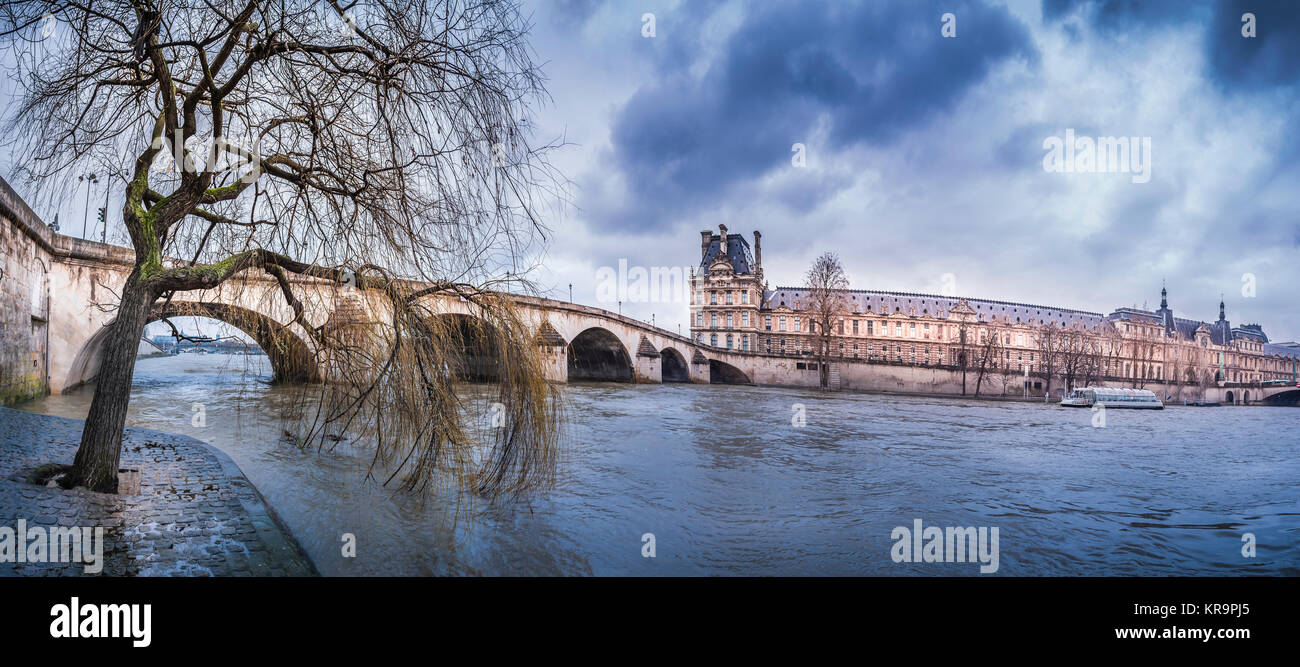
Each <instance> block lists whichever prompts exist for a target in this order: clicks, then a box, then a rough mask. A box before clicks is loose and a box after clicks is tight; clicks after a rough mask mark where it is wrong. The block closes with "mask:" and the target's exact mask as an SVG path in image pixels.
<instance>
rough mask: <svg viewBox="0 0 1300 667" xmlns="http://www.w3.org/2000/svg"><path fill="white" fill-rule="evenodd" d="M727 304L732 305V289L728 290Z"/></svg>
mask: <svg viewBox="0 0 1300 667" xmlns="http://www.w3.org/2000/svg"><path fill="white" fill-rule="evenodd" d="M727 305H728V306H730V305H731V291H730V290H728V291H727Z"/></svg>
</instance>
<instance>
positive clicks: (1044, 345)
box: [1034, 322, 1064, 396]
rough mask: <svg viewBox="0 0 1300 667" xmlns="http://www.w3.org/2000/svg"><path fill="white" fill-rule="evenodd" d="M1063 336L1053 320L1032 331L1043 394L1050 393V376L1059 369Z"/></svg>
mask: <svg viewBox="0 0 1300 667" xmlns="http://www.w3.org/2000/svg"><path fill="white" fill-rule="evenodd" d="M1063 338H1064V330H1063V329H1061V328H1060V327H1058V326H1056V323H1055V322H1048V323H1047V324H1043V325H1040V326H1039V327H1038V329H1037V330H1035V332H1034V346H1035V347H1036V348H1037V350H1038V356H1039V372H1038V375H1041V376H1042V378H1043V395H1044V396H1050V395H1051V393H1052V376H1054V375H1056V374H1057V372H1058V371H1059V365H1060V360H1061V345H1062V342H1063V341H1062V339H1063Z"/></svg>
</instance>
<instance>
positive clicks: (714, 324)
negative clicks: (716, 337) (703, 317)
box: [709, 313, 718, 329]
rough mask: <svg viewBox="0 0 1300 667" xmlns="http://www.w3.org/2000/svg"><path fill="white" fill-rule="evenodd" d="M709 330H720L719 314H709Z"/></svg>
mask: <svg viewBox="0 0 1300 667" xmlns="http://www.w3.org/2000/svg"><path fill="white" fill-rule="evenodd" d="M709 328H710V329H717V328H718V314H717V313H709Z"/></svg>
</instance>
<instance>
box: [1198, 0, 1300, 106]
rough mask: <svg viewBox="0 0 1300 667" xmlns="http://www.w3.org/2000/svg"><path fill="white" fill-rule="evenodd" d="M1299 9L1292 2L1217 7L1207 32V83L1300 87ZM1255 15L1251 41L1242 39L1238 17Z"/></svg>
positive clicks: (1231, 87)
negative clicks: (1253, 35)
mask: <svg viewBox="0 0 1300 667" xmlns="http://www.w3.org/2000/svg"><path fill="white" fill-rule="evenodd" d="M1297 9H1300V5H1297V3H1296V2H1293V1H1284V0H1272V1H1267V0H1251V1H1250V2H1244V1H1241V0H1237V1H1235V2H1225V3H1223V4H1221V5H1219V7H1218V10H1217V11H1216V12H1215V15H1214V18H1213V20H1211V22H1210V24H1209V28H1208V30H1207V39H1206V42H1207V49H1206V50H1207V56H1208V58H1207V60H1208V63H1209V70H1210V71H1209V75H1210V78H1211V79H1212V80H1213V81H1214V82H1215V83H1216V84H1218V85H1219V86H1221V87H1222V88H1224V89H1225V90H1237V89H1241V90H1259V89H1261V88H1270V87H1274V86H1295V85H1296V83H1297V82H1300V12H1297V11H1296V10H1297ZM1246 12H1250V13H1252V14H1254V15H1255V32H1256V36H1255V37H1253V38H1244V37H1242V34H1241V28H1242V20H1241V16H1242V14H1245V13H1246Z"/></svg>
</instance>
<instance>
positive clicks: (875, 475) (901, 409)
mask: <svg viewBox="0 0 1300 667" xmlns="http://www.w3.org/2000/svg"><path fill="white" fill-rule="evenodd" d="M269 378H270V369H269V366H268V364H267V362H266V358H265V357H244V356H226V355H191V354H187V355H180V356H176V357H161V358H153V359H141V360H140V361H139V362H138V363H137V366H136V374H135V385H134V388H133V390H132V398H131V410H130V417H129V422H130V424H132V425H136V426H144V427H148V428H153V429H158V430H163V431H169V432H174V433H183V434H187V435H191V436H194V437H196V438H200V439H202V440H205V441H207V442H209V443H211V444H212V445H215V446H217V447H219V448H220V449H222V450H224V451H225V452H226V453H227V454H229V455H230V456H231V458H233V459H234V460H235V462H236V463H238V464H239V466H240V467H241V468H242V469H243V470H244V472H245V474H246V475H247V476H248V478H249V479H250V480H251V481H252V482H253V483H254V484H255V485H256V486H257V488H258V489H259V490H260V491H261V492H262V494H263V495H264V496H265V497H266V498H267V500H268V501H269V502H270V504H271V505H272V506H273V507H274V508H275V509H276V511H277V512H278V513H279V514H280V516H281V517H282V518H283V519H284V521H285V522H286V523H287V524H288V526H289V528H290V530H291V531H292V532H293V534H294V535H295V537H296V538H297V539H298V540H299V541H300V542H301V543H302V545H303V546H304V548H305V549H306V550H307V552H308V554H309V555H310V556H311V558H312V559H313V560H314V561H315V563H316V565H317V567H318V568H319V569H320V571H321V572H322V573H323V574H327V575H583V574H594V575H714V574H724V575H733V574H734V575H884V576H891V575H958V576H962V575H972V576H979V575H978V567H979V565H978V563H970V562H966V563H906V562H904V563H896V562H894V560H893V559H892V558H891V548H892V547H894V546H895V543H896V540H894V539H892V538H891V533H892V531H893V530H894V528H895V527H898V526H904V527H908V528H911V527H913V525H914V524H913V521H914V520H915V519H920V520H922V522H923V525H924V526H937V527H987V528H997V529H998V534H999V543H998V544H999V546H998V552H999V567H998V569H997V571H996V574H997V575H1173V574H1191V575H1239V574H1273V575H1278V574H1281V575H1290V576H1295V575H1297V574H1300V456H1298V455H1300V440H1298V439H1297V437H1296V434H1297V433H1300V410H1297V409H1295V408H1271V407H1222V408H1182V407H1179V408H1171V409H1166V410H1163V411H1122V410H1110V411H1108V412H1107V414H1106V424H1105V427H1103V428H1096V427H1094V426H1093V424H1092V422H1093V415H1092V414H1090V413H1089V412H1088V411H1086V410H1071V409H1066V408H1060V407H1057V406H1048V405H1043V404H1038V403H1012V402H1006V403H1003V402H985V401H966V400H954V399H940V398H918V397H897V396H879V395H864V394H850V393H833V394H823V393H821V392H817V391H810V390H800V389H780V388H760V387H741V386H723V385H714V386H709V385H671V384H666V385H627V384H573V385H568V386H567V387H565V389H564V392H565V395H566V401H567V404H568V406H569V409H568V415H569V422H568V425H567V427H566V437H565V443H566V444H565V448H564V453H563V455H562V457H561V460H560V474H559V480H558V483H557V486H556V488H555V489H554V490H552V491H549V492H546V493H544V494H542V495H541V496H539V497H535V498H532V499H531V500H529V501H527V502H514V503H498V504H495V505H487V506H477V507H474V508H473V509H472V510H471V511H470V512H469V514H468V516H462V517H461V518H460V520H458V521H452V520H451V519H450V517H449V516H448V515H447V513H448V510H447V508H446V505H445V504H444V503H440V502H438V501H437V499H434V500H432V501H431V500H428V499H425V498H420V497H412V496H409V495H406V494H403V493H400V492H395V491H392V490H390V489H386V488H384V487H382V486H380V485H378V484H376V483H374V482H367V481H365V480H364V470H365V468H366V464H367V463H368V460H369V459H368V458H367V457H366V456H365V451H363V450H355V449H348V448H339V449H336V450H334V451H332V452H324V453H318V452H316V451H314V450H313V451H308V452H303V451H300V450H299V449H297V448H295V447H293V446H291V445H288V444H286V443H284V442H282V441H281V439H280V433H281V429H282V426H283V425H282V423H281V422H280V421H279V416H278V413H277V412H276V411H275V410H274V409H273V408H272V406H273V405H274V404H275V403H276V401H277V400H278V399H280V398H282V395H284V394H287V393H288V390H287V389H285V388H280V387H276V386H273V385H269V384H267V380H269ZM90 395H91V392H90V391H89V390H82V391H78V392H74V393H71V394H68V395H63V396H50V397H46V398H44V399H40V400H37V401H33V402H30V403H28V404H26V405H24V406H20V407H22V408H24V409H27V410H32V411H36V412H43V413H47V414H55V415H61V416H68V417H77V418H84V416H85V414H86V412H87V409H88V408H89V404H90ZM194 403H202V404H203V405H204V409H205V413H206V424H205V425H203V426H202V427H201V428H200V427H196V426H194V425H193V423H192V421H191V419H192V416H193V414H194V413H193V412H192V405H193V404H194ZM798 406H802V414H803V415H804V417H805V419H806V425H804V426H802V427H796V426H794V425H793V424H792V417H793V416H795V415H796V414H798V413H799V412H800V408H799V407H798ZM344 533H351V534H352V535H354V536H355V545H356V556H355V557H353V558H345V557H343V555H342V547H343V542H342V541H341V536H342V535H343V534H344ZM647 533H650V534H653V536H654V539H653V545H654V557H653V558H649V557H645V556H643V550H644V549H646V545H645V543H644V542H643V536H644V535H645V534H647ZM1246 533H1249V534H1252V535H1253V536H1254V540H1253V542H1254V544H1255V556H1254V557H1245V556H1243V544H1245V543H1244V542H1243V535H1244V534H1246Z"/></svg>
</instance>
